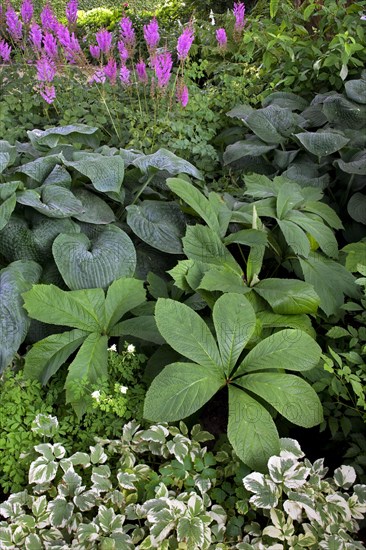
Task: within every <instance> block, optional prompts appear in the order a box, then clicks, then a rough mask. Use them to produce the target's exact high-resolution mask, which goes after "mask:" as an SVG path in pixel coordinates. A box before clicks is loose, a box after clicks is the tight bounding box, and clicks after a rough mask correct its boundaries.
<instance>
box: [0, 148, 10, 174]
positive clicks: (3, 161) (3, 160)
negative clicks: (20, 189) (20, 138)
mask: <svg viewBox="0 0 366 550" xmlns="http://www.w3.org/2000/svg"><path fill="white" fill-rule="evenodd" d="M9 164H10V154H9V153H7V152H3V151H0V174H2V172H4V170H5V168H7V167H8V165H9Z"/></svg>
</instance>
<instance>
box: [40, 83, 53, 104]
mask: <svg viewBox="0 0 366 550" xmlns="http://www.w3.org/2000/svg"><path fill="white" fill-rule="evenodd" d="M39 93H40V94H41V97H42V98H43V99H44V100H45V101H47V103H49V104H51V103H53V102H54V100H55V99H56V90H55V87H54V86H44V87H43V88H41V89H40V90H39Z"/></svg>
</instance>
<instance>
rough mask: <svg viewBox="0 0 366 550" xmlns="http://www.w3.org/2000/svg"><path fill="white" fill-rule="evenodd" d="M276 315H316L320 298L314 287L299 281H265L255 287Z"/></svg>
mask: <svg viewBox="0 0 366 550" xmlns="http://www.w3.org/2000/svg"><path fill="white" fill-rule="evenodd" d="M254 289H255V291H256V292H257V293H258V294H259V296H261V297H262V298H264V299H265V300H266V301H267V302H268V303H269V305H270V306H271V308H272V309H273V311H274V312H275V313H282V314H284V315H289V314H290V315H294V314H299V313H316V311H317V309H318V306H319V303H320V298H319V296H318V295H317V294H316V292H315V291H314V288H313V287H312V285H310V284H308V283H304V281H298V280H297V279H264V280H263V281H260V282H259V283H258V284H257V285H255V287H254Z"/></svg>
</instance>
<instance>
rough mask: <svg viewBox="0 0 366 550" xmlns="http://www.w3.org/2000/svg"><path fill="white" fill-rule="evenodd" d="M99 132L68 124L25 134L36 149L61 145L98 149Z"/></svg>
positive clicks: (83, 126)
mask: <svg viewBox="0 0 366 550" xmlns="http://www.w3.org/2000/svg"><path fill="white" fill-rule="evenodd" d="M99 133H100V132H99V130H98V128H93V127H92V126H87V125H85V124H70V125H69V126H61V127H57V128H49V129H48V130H30V131H28V132H27V134H28V137H29V139H30V141H31V143H32V145H33V146H34V147H35V148H37V147H42V148H43V147H50V148H53V147H56V145H58V144H59V143H60V142H62V143H84V144H85V145H88V146H89V147H93V148H95V147H98V145H99V141H100V139H99Z"/></svg>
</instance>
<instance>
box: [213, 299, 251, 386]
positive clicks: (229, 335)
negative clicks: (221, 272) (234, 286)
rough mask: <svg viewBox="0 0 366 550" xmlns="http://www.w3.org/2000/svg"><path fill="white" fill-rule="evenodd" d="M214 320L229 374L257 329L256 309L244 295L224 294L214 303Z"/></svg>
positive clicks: (222, 357) (220, 348) (223, 362)
mask: <svg viewBox="0 0 366 550" xmlns="http://www.w3.org/2000/svg"><path fill="white" fill-rule="evenodd" d="M213 322H214V325H215V331H216V336H217V340H218V344H219V350H220V354H221V359H222V364H223V365H224V372H225V374H226V375H227V376H229V374H230V373H231V371H232V369H233V368H234V366H235V364H236V361H237V360H238V359H239V356H240V354H241V352H242V351H243V349H244V348H245V346H246V344H247V343H248V341H249V340H250V338H251V336H252V335H253V332H254V330H255V326H256V317H255V313H254V309H253V307H252V306H251V304H250V302H249V301H248V300H247V299H246V298H245V297H244V296H240V295H238V294H224V295H222V296H221V297H220V298H219V299H218V300H217V301H216V303H215V305H214V308H213Z"/></svg>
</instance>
